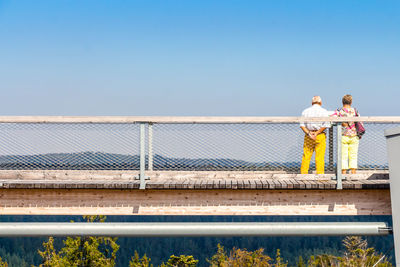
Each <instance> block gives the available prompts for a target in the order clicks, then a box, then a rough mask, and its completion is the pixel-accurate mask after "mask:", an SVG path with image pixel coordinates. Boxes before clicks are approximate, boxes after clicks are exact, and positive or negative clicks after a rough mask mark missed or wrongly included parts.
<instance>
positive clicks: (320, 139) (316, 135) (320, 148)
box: [300, 96, 330, 174]
mask: <svg viewBox="0 0 400 267" xmlns="http://www.w3.org/2000/svg"><path fill="white" fill-rule="evenodd" d="M311 103H312V106H311V107H309V108H307V109H305V110H304V111H303V113H302V114H301V116H302V117H329V115H330V114H329V112H328V111H327V110H326V109H324V108H323V107H322V100H321V97H320V96H314V97H313V98H312V101H311ZM329 127H330V123H329V122H302V123H300V128H301V129H302V130H303V132H304V134H305V136H304V145H303V157H302V161H301V168H300V172H301V174H308V170H309V168H310V160H311V157H312V155H313V153H314V151H315V165H316V169H317V174H324V172H325V149H326V134H325V129H326V128H329Z"/></svg>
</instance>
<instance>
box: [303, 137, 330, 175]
mask: <svg viewBox="0 0 400 267" xmlns="http://www.w3.org/2000/svg"><path fill="white" fill-rule="evenodd" d="M325 149H326V135H325V133H321V134H319V135H317V138H316V140H313V139H311V138H310V137H309V136H308V135H305V136H304V145H303V159H302V161H301V169H300V172H301V173H302V174H307V173H308V169H309V168H310V160H311V157H312V155H313V153H314V151H315V165H316V168H317V174H324V172H325Z"/></svg>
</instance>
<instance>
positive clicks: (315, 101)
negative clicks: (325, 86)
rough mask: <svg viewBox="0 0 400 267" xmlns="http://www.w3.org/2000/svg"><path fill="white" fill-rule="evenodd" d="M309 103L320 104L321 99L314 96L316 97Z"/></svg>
mask: <svg viewBox="0 0 400 267" xmlns="http://www.w3.org/2000/svg"><path fill="white" fill-rule="evenodd" d="M311 103H313V104H314V103H322V99H321V97H320V96H319V95H316V96H314V97H313V98H312V101H311Z"/></svg>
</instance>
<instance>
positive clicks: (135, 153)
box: [0, 122, 400, 173]
mask: <svg viewBox="0 0 400 267" xmlns="http://www.w3.org/2000/svg"><path fill="white" fill-rule="evenodd" d="M399 125H400V124H399V123H397V124H394V123H365V128H366V134H365V135H364V136H363V138H362V139H361V140H360V145H359V152H358V168H359V169H361V170H373V169H376V170H384V169H388V163H387V156H386V140H385V137H384V130H385V129H388V128H393V127H396V126H399ZM152 127H153V128H152V129H153V134H152V138H151V139H150V140H148V131H146V146H147V152H146V155H147V156H146V159H147V162H146V167H147V168H148V167H149V162H148V155H149V153H151V156H152V169H153V170H159V171H161V170H162V171H168V170H176V171H179V170H193V171H196V170H197V171H203V170H205V171H227V170H229V171H285V172H293V173H299V172H300V165H301V159H302V154H303V142H304V134H303V133H302V131H301V130H300V128H299V124H298V123H297V122H296V123H295V122H293V123H262V124H256V123H255V124H251V123H229V124H215V123H184V124H168V123H166V124H163V123H156V124H154V125H153V126H152ZM333 128H336V127H333ZM0 133H1V134H0V169H28V170H29V169H66V170H68V169H87V170H137V169H139V167H140V166H139V165H140V163H139V157H140V155H139V141H140V134H139V124H132V123H121V124H112V123H106V124H103V123H1V124H0ZM326 133H327V138H326V140H327V141H326V144H327V145H326V153H325V172H327V173H328V172H334V171H335V168H336V161H337V152H336V151H337V136H336V135H337V131H336V129H331V130H327V131H326ZM149 142H151V147H152V151H149V149H148V145H149ZM310 171H315V159H314V157H313V158H312V160H311V165H310Z"/></svg>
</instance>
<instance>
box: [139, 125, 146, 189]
mask: <svg viewBox="0 0 400 267" xmlns="http://www.w3.org/2000/svg"><path fill="white" fill-rule="evenodd" d="M145 141H146V129H145V123H141V124H140V147H139V149H140V156H139V157H140V169H139V180H140V186H139V189H146V177H145V174H144V171H145V168H146V149H145V148H146V147H145V145H146V142H145Z"/></svg>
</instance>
